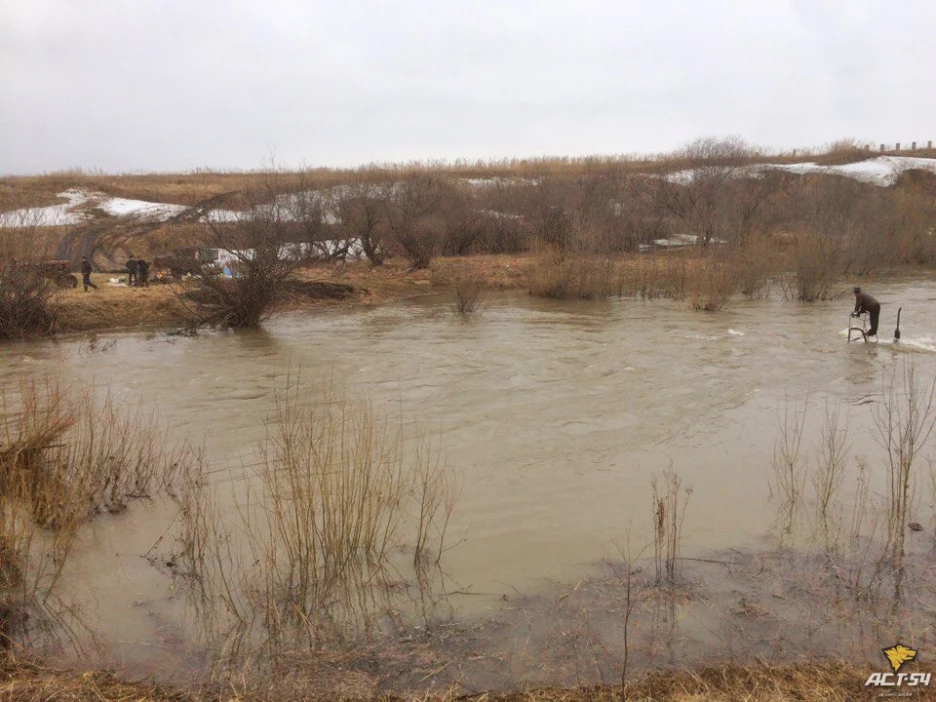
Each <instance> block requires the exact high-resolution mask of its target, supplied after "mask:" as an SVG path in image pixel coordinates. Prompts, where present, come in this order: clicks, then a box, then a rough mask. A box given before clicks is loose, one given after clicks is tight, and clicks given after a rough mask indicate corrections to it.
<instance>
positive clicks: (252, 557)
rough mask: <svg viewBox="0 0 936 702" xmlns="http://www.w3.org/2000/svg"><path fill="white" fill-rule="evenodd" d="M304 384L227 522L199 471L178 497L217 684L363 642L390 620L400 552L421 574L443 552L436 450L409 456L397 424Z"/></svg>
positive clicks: (442, 477) (444, 511)
mask: <svg viewBox="0 0 936 702" xmlns="http://www.w3.org/2000/svg"><path fill="white" fill-rule="evenodd" d="M301 387H302V386H301V384H300V383H299V382H298V381H297V380H296V379H293V381H292V384H290V385H288V386H287V388H286V389H285V390H284V391H283V392H282V393H281V394H280V396H279V399H278V403H277V411H276V415H275V418H274V419H273V420H272V421H271V423H270V425H269V427H268V429H269V432H268V436H267V439H266V441H265V443H264V444H263V446H262V449H261V451H260V455H259V456H258V462H257V464H256V475H255V476H253V478H254V480H252V481H250V482H249V484H248V486H247V488H246V490H240V491H239V490H238V489H237V488H238V487H239V486H240V482H239V481H237V482H235V483H234V484H232V490H233V491H234V493H233V499H234V500H235V504H236V509H235V510H234V512H235V513H234V514H233V515H231V514H227V515H225V514H224V513H223V512H222V511H221V508H220V507H219V503H218V500H217V496H216V495H215V494H214V493H213V492H209V491H211V490H215V489H216V487H211V486H208V485H206V483H205V481H204V480H202V479H201V478H200V476H199V475H198V474H197V473H194V472H193V473H192V474H190V475H189V476H188V480H187V483H186V488H185V489H184V490H183V492H182V493H181V498H180V500H181V514H182V528H181V533H180V535H179V548H180V552H179V554H178V555H177V556H175V557H174V558H173V560H175V561H176V562H178V563H180V564H181V572H182V573H183V574H184V581H185V583H186V585H187V588H186V589H187V591H188V593H189V595H190V597H191V601H192V602H193V604H194V605H195V610H196V612H197V614H198V617H199V624H200V627H199V628H200V629H201V630H202V632H203V634H204V636H205V639H206V643H208V644H209V646H210V647H211V650H212V654H211V655H212V656H214V658H215V660H216V666H217V668H216V672H217V674H218V675H220V676H223V677H225V678H228V677H230V676H232V675H234V676H236V675H238V674H240V672H238V671H240V670H241V669H242V668H241V666H244V667H245V669H248V670H249V672H250V674H251V675H253V676H255V677H256V678H257V680H261V679H263V680H265V679H267V678H272V677H275V673H276V670H277V666H279V665H287V666H288V665H289V663H290V661H293V660H295V659H302V656H303V655H304V656H306V658H305V659H304V660H306V662H308V657H309V656H310V655H313V654H314V653H315V652H316V651H321V650H322V649H323V648H326V649H330V650H344V649H345V648H348V647H354V646H358V645H361V643H362V641H366V640H367V639H368V638H369V637H370V636H371V635H372V634H373V633H374V632H375V631H376V630H378V629H379V628H380V623H381V620H382V617H384V616H387V615H388V613H389V611H390V607H391V604H390V603H391V600H390V599H389V596H390V592H391V589H392V588H394V587H397V586H398V584H399V580H400V578H401V576H400V574H399V572H398V570H397V566H399V565H400V563H399V561H398V559H396V558H395V554H396V555H398V554H399V553H400V551H401V549H405V550H410V551H411V553H412V559H413V561H414V562H415V565H416V568H417V570H419V569H420V568H422V567H423V566H427V565H430V564H432V563H438V560H439V558H440V556H441V552H442V550H443V549H444V542H445V531H446V526H447V524H448V517H449V515H450V513H451V510H452V508H453V507H454V500H455V498H456V495H457V492H456V491H455V485H454V483H453V482H452V480H451V476H450V474H449V471H448V470H447V469H446V467H445V465H444V464H443V463H441V461H440V460H439V456H438V453H437V451H436V450H435V447H434V446H432V445H431V443H428V440H425V441H419V440H418V439H417V441H419V446H418V448H417V450H416V451H415V452H410V451H409V450H408V449H407V447H406V446H405V445H404V436H403V426H402V423H401V422H400V423H398V422H396V421H391V420H390V418H388V417H381V416H379V415H377V414H376V413H375V412H374V411H373V410H372V409H371V408H370V406H369V405H368V404H367V403H366V402H362V401H357V400H353V399H351V398H350V397H348V396H347V395H346V394H344V393H341V392H337V391H335V390H334V389H332V388H331V387H326V388H325V389H324V390H323V391H322V392H315V393H312V395H311V396H309V395H307V394H305V393H301V392H300V388H301ZM313 657H314V656H313Z"/></svg>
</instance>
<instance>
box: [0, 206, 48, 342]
mask: <svg viewBox="0 0 936 702" xmlns="http://www.w3.org/2000/svg"><path fill="white" fill-rule="evenodd" d="M3 224H4V225H5V226H6V227H11V228H10V229H4V230H3V234H2V235H0V341H4V340H12V339H24V338H28V337H33V336H46V335H49V334H51V333H52V332H53V331H54V330H55V327H56V321H57V319H56V317H57V313H56V309H55V306H54V305H53V301H52V297H53V295H54V293H55V284H54V282H53V281H52V280H51V279H50V278H49V276H47V275H46V273H45V272H44V269H43V260H44V259H45V258H46V256H45V254H44V252H43V250H42V249H41V248H37V230H38V228H39V226H38V225H39V221H38V216H37V215H36V214H34V213H30V212H29V211H22V212H19V213H18V214H15V215H6V216H5V217H4V222H3Z"/></svg>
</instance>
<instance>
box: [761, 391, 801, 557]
mask: <svg viewBox="0 0 936 702" xmlns="http://www.w3.org/2000/svg"><path fill="white" fill-rule="evenodd" d="M805 422H806V407H805V406H804V407H803V409H802V410H799V411H798V410H796V409H792V408H791V407H790V403H789V400H787V402H786V404H785V406H784V410H783V414H782V416H781V417H780V418H779V431H778V434H777V438H776V440H775V441H774V450H773V456H772V458H771V464H770V465H771V469H772V471H773V480H772V481H770V482H769V487H770V494H771V497H773V496H777V497H778V498H779V499H780V507H779V509H778V512H777V515H778V516H777V521H778V528H779V531H780V539H781V543H782V542H783V540H784V539H785V538H786V537H787V536H789V535H791V534H792V533H793V527H794V525H795V521H796V514H797V511H798V509H799V505H800V500H801V498H802V495H803V486H804V483H805V479H806V478H805V467H804V465H803V462H802V460H801V458H800V446H801V443H802V440H803V428H804V427H805Z"/></svg>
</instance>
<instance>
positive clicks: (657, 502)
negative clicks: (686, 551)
mask: <svg viewBox="0 0 936 702" xmlns="http://www.w3.org/2000/svg"><path fill="white" fill-rule="evenodd" d="M651 486H652V487H653V561H654V566H655V568H656V583H657V585H659V584H661V583H664V582H665V583H666V584H668V585H673V584H674V583H675V582H676V561H677V559H678V558H679V549H680V543H681V540H682V525H683V521H684V520H685V518H686V507H688V506H689V497H690V496H691V495H692V488H691V487H690V488H686V489H685V490H681V488H682V480H681V479H680V478H679V476H677V475H676V473H674V472H673V471H672V470H668V471H666V472H664V473H663V486H662V488H660V486H659V485H658V483H657V479H656V477H655V476H654V478H653V479H652V481H651ZM680 493H682V503H681V504H680V499H681V498H680Z"/></svg>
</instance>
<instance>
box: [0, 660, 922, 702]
mask: <svg viewBox="0 0 936 702" xmlns="http://www.w3.org/2000/svg"><path fill="white" fill-rule="evenodd" d="M871 672H873V671H871V670H870V669H866V668H859V667H856V666H851V665H848V664H845V663H839V662H834V661H832V662H827V663H809V664H802V665H795V666H778V665H769V664H760V663H752V664H750V665H747V666H738V665H729V666H719V667H711V668H704V669H701V670H698V671H691V672H690V671H676V672H672V673H659V674H654V675H652V676H650V677H649V678H648V679H646V680H645V681H643V682H642V683H640V684H634V685H631V686H629V687H628V688H627V690H626V695H624V694H622V690H621V688H620V687H609V686H599V687H587V688H533V689H529V690H524V691H518V692H512V693H495V692H491V693H483V694H475V695H467V696H466V695H463V694H462V693H460V692H459V691H458V690H457V689H452V690H447V691H441V692H436V693H427V694H421V695H418V696H413V697H389V696H377V695H375V696H373V697H369V698H364V699H372V700H374V702H377V700H381V701H383V702H391V701H393V702H402V701H403V700H410V699H411V700H413V701H414V702H415V701H416V700H420V701H422V702H454V701H455V700H466V701H474V700H476V701H477V702H616V701H617V700H625V699H626V700H633V701H634V702H651V701H652V702H740V701H744V702H788V701H789V700H798V701H799V702H840V701H841V702H847V701H850V700H856V699H862V698H863V693H864V690H863V689H862V685H863V683H864V681H865V680H866V679H867V677H868V675H869V674H870V673H871ZM2 673H3V681H2V683H0V695H2V696H3V699H4V700H9V702H45V701H46V700H73V701H74V702H105V701H106V702H111V701H112V702H125V701H127V700H134V701H135V702H238V701H242V702H261V701H266V700H269V701H271V702H272V701H274V700H276V701H277V702H279V701H287V700H296V701H298V700H321V699H354V698H352V697H350V696H349V697H339V696H326V695H322V694H321V693H319V692H318V691H316V690H314V689H309V690H306V691H304V692H302V693H293V694H290V695H286V696H284V695H283V694H282V693H279V692H277V691H275V690H271V691H268V692H262V691H259V692H246V691H239V690H236V689H231V688H224V689H218V688H207V689H205V688H196V689H186V690H179V689H172V688H167V687H161V686H157V685H154V684H147V683H142V682H141V683H128V682H125V681H122V680H121V679H119V678H118V677H116V676H114V675H113V674H109V673H106V672H103V671H88V672H77V671H62V670H55V669H50V668H47V667H44V666H43V665H42V664H41V663H37V662H32V661H24V660H17V659H9V660H7V661H6V662H5V664H4V666H3V668H2ZM358 699H360V698H358ZM914 699H931V698H927V697H924V696H923V695H922V694H921V695H919V696H917V697H916V698H914Z"/></svg>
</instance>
